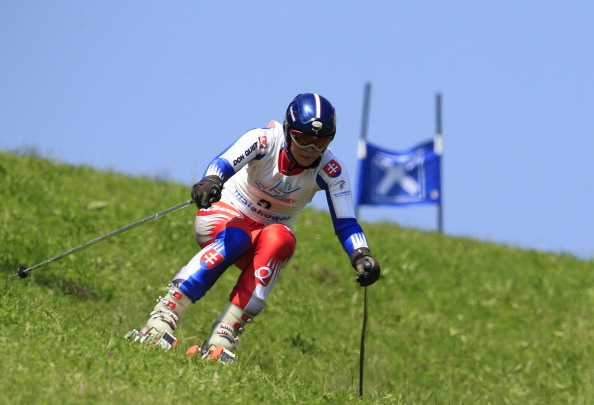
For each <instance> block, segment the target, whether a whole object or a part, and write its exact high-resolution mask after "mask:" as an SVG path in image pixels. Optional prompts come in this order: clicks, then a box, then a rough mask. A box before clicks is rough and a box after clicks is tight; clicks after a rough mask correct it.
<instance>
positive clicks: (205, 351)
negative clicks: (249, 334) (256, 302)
mask: <svg viewBox="0 0 594 405" xmlns="http://www.w3.org/2000/svg"><path fill="white" fill-rule="evenodd" d="M252 320H253V318H252V316H251V315H249V314H248V313H246V312H245V311H244V310H242V309H241V308H239V307H238V306H237V305H235V304H232V303H229V304H228V305H227V308H225V310H224V311H223V313H222V314H221V315H220V316H219V317H218V318H217V320H216V321H215V323H214V324H213V330H212V334H211V335H210V337H209V338H208V339H207V340H206V341H205V342H204V344H202V347H201V348H200V353H201V354H202V358H203V359H209V360H218V361H220V362H221V363H223V364H231V363H233V361H234V360H235V353H234V352H235V349H236V347H237V341H238V340H239V335H241V334H242V333H243V332H244V328H243V327H244V326H245V324H246V323H251V322H252Z"/></svg>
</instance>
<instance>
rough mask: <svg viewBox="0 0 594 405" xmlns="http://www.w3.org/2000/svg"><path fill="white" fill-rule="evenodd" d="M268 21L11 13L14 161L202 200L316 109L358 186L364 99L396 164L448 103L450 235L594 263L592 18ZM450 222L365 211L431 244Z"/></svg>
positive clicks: (396, 13)
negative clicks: (230, 170)
mask: <svg viewBox="0 0 594 405" xmlns="http://www.w3.org/2000/svg"><path fill="white" fill-rule="evenodd" d="M353 3H354V2H353ZM257 4H258V6H257V9H256V6H255V5H256V3H254V2H240V1H222V2H198V1H184V0H180V1H175V2H163V1H109V0H108V1H105V0H104V1H95V0H90V1H60V0H56V1H51V2H48V1H19V2H16V1H7V0H4V1H2V0H0V149H3V150H22V149H28V148H35V149H36V150H37V151H39V152H40V153H41V154H42V155H44V156H48V157H52V158H55V159H57V160H60V161H64V162H68V163H73V164H87V165H91V166H94V167H97V168H101V169H115V170H117V171H120V172H122V173H126V174H132V175H141V174H142V175H150V176H158V177H166V178H171V179H173V180H176V181H179V182H180V183H183V184H187V185H188V187H189V186H190V185H191V184H192V183H193V182H194V181H196V180H197V179H199V178H200V177H201V175H202V172H203V170H204V168H205V166H206V164H207V163H208V162H209V161H210V159H211V158H212V157H214V156H215V155H216V154H217V153H218V152H219V151H220V150H222V149H223V148H225V147H226V146H227V145H228V144H229V143H230V142H231V141H232V140H234V139H235V138H237V137H238V136H239V135H241V134H242V133H243V132H245V131H246V130H249V129H251V128H255V127H260V126H265V125H266V124H267V123H268V121H270V120H271V119H276V120H279V121H280V120H282V119H283V114H284V111H285V109H286V106H287V105H288V103H289V102H290V101H291V99H292V98H293V97H294V96H295V95H297V94H298V93H302V92H317V93H320V94H322V95H324V96H325V97H327V98H328V99H329V100H330V101H331V102H332V103H333V104H334V106H335V108H336V110H337V116H338V134H337V137H336V139H335V141H334V142H333V144H332V145H331V149H332V150H333V151H334V152H335V154H337V155H338V156H339V157H340V158H341V159H342V160H343V161H344V163H345V164H346V166H347V167H346V168H347V170H348V172H349V173H350V175H351V178H352V180H353V182H356V181H357V174H358V173H357V168H358V165H357V160H356V146H357V140H358V137H359V135H360V130H361V116H362V105H363V89H364V85H365V83H366V82H368V81H369V82H371V83H372V94H371V106H370V107H371V109H370V116H369V127H368V138H369V140H370V141H372V142H374V143H376V144H378V145H380V146H383V147H386V148H388V149H394V150H401V149H407V148H409V147H411V146H413V145H414V144H417V143H419V142H422V141H424V140H427V139H430V138H431V137H432V136H433V133H434V128H435V121H434V115H435V112H434V103H435V100H434V99H435V94H436V93H437V92H440V93H441V94H442V95H443V135H444V162H443V176H444V190H443V192H444V230H445V233H447V234H449V235H454V236H463V237H473V238H477V239H480V240H486V241H492V242H497V243H502V244H506V245H509V246H514V247H520V248H531V249H539V250H546V251H553V252H566V253H570V254H573V255H576V256H578V257H580V258H585V259H591V258H594V242H593V241H594V237H593V236H594V231H593V227H594V216H593V215H592V212H591V211H592V207H594V190H593V186H592V183H593V182H592V180H591V177H592V176H591V173H592V172H593V171H594V163H593V160H592V156H594V139H593V136H594V80H593V78H592V72H594V24H593V23H592V21H594V2H592V1H579V0H578V1H572V2H560V1H546V0H545V1H522V2H518V1H507V0H504V1H497V2H471V1H459V0H451V1H447V2H429V1H404V2H403V1H375V0H371V1H366V2H357V3H356V4H348V3H347V2H338V1H326V2H320V1H310V0H305V1H301V2H298V3H294V2H292V3H287V2H280V1H260V2H257ZM347 4H348V5H347ZM147 198H150V196H147ZM176 203H177V201H172V205H175V204H176ZM314 205H315V206H316V207H317V208H320V209H323V208H324V206H325V199H324V197H323V195H320V196H318V197H316V199H315V200H314ZM163 208H167V207H163ZM146 214H147V215H150V214H152V213H151V212H147V213H146ZM436 215H437V214H436V209H435V207H434V206H426V207H406V208H375V207H363V208H362V209H361V211H360V219H361V220H363V221H378V220H389V221H392V222H395V223H398V224H400V225H403V226H407V227H414V228H419V229H423V230H434V229H436ZM131 220H135V218H134V219H133V218H131ZM399 248H404V247H398V246H395V247H394V249H396V250H397V249H399Z"/></svg>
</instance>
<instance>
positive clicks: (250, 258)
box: [173, 121, 367, 316]
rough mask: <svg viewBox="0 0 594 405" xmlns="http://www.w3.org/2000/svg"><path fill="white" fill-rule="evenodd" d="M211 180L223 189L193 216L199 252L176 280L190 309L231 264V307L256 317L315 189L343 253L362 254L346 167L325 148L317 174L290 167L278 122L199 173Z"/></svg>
mask: <svg viewBox="0 0 594 405" xmlns="http://www.w3.org/2000/svg"><path fill="white" fill-rule="evenodd" d="M209 175H217V176H219V177H220V178H221V179H222V180H223V182H224V188H223V192H222V197H221V200H220V201H219V202H217V203H214V204H213V205H212V206H211V207H210V208H207V209H200V210H199V211H198V214H197V216H196V221H195V224H194V228H195V234H196V239H197V241H198V243H199V244H200V246H201V247H202V250H201V251H200V252H199V253H198V254H197V255H196V256H195V257H194V258H193V259H192V260H191V261H190V262H189V263H188V264H187V265H186V266H185V267H183V268H182V269H181V271H180V272H179V273H178V274H177V275H176V276H175V277H174V279H173V282H174V283H176V284H179V285H180V290H181V291H182V292H183V293H184V294H186V295H187V296H188V297H189V298H190V299H191V300H192V302H195V301H197V300H198V299H200V298H201V297H202V296H203V295H204V294H205V293H206V292H207V291H208V290H209V289H210V288H211V287H212V285H213V284H214V283H215V282H216V280H217V279H218V278H219V277H220V275H221V274H222V273H223V272H224V271H225V270H226V269H227V268H228V267H230V266H231V265H232V264H235V265H236V266H237V267H239V268H240V269H241V270H242V272H241V275H240V277H239V280H238V282H237V285H236V286H235V287H234V289H233V291H232V292H231V296H230V301H231V302H232V303H233V304H235V305H237V306H239V307H240V308H242V309H243V310H245V311H246V312H248V313H250V314H251V315H252V316H255V315H257V314H259V313H260V312H261V311H262V309H263V307H264V302H265V301H266V298H267V297H268V294H269V293H270V291H271V290H272V288H273V287H274V284H275V282H276V280H277V279H278V276H279V273H280V269H281V268H282V267H283V265H284V264H286V262H287V261H288V260H289V259H290V258H291V256H292V255H293V253H294V251H295V236H294V234H293V232H292V231H291V228H290V226H291V224H293V222H294V221H295V220H296V218H297V215H298V214H299V212H300V211H301V210H302V209H303V208H304V207H305V206H306V205H307V204H308V203H309V202H311V200H312V198H313V196H314V194H315V193H317V192H318V191H320V190H324V191H325V192H326V197H327V201H328V207H329V209H330V215H331V216H332V222H333V225H334V230H335V233H336V235H337V236H338V239H339V240H340V243H341V244H342V246H343V248H344V250H345V251H346V253H347V254H348V255H350V254H351V253H352V252H353V251H354V250H355V249H358V248H361V247H367V241H366V239H365V234H364V233H363V230H362V229H361V227H360V226H359V224H358V223H357V220H356V219H355V213H354V208H353V202H352V195H351V194H352V191H351V184H350V181H349V176H348V174H347V172H346V170H345V168H344V165H343V164H342V163H341V162H340V160H339V159H338V158H336V157H335V156H334V154H333V153H332V152H331V151H330V149H326V150H325V151H324V152H323V153H322V155H321V157H320V161H319V164H318V165H317V166H316V167H314V168H308V169H303V168H299V167H298V166H296V165H294V164H293V163H292V162H291V160H290V159H289V156H288V154H287V150H286V144H285V137H284V133H283V127H282V125H281V124H280V123H278V122H276V121H272V122H271V123H270V124H269V126H268V128H258V129H253V130H250V131H248V132H246V133H245V134H243V135H242V136H241V137H240V138H239V139H237V141H235V142H234V143H232V144H231V145H230V146H229V147H228V148H227V149H225V150H224V151H223V152H222V153H221V154H220V155H218V156H217V157H216V158H215V159H213V160H212V162H211V163H210V164H209V166H208V167H207V169H206V171H205V173H204V176H209Z"/></svg>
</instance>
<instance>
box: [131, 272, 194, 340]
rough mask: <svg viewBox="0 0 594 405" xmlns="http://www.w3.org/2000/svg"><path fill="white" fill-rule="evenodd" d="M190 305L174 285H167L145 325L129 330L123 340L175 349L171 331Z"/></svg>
mask: <svg viewBox="0 0 594 405" xmlns="http://www.w3.org/2000/svg"><path fill="white" fill-rule="evenodd" d="M191 304H192V301H191V300H190V299H189V298H188V297H186V296H185V295H184V294H183V293H182V292H181V291H180V290H179V288H178V287H177V286H176V285H174V284H169V285H168V286H167V295H166V296H165V297H159V298H157V305H155V307H154V308H153V311H152V312H151V313H150V318H149V320H148V321H147V323H146V325H145V326H144V327H143V328H142V329H141V330H140V331H138V330H136V329H133V330H131V331H130V332H128V333H127V334H126V336H125V337H124V338H125V339H134V342H139V343H145V344H148V345H149V346H155V347H159V348H161V349H163V350H169V349H171V348H173V347H175V346H176V345H177V339H176V338H175V336H173V331H174V330H175V328H176V327H177V324H178V323H179V320H180V318H181V317H182V316H183V314H185V313H186V311H187V310H188V308H189V307H190V305H191Z"/></svg>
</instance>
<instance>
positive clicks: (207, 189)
mask: <svg viewBox="0 0 594 405" xmlns="http://www.w3.org/2000/svg"><path fill="white" fill-rule="evenodd" d="M222 189H223V180H221V178H220V177H219V176H206V177H205V178H203V179H202V180H200V181H199V182H198V183H196V184H194V186H193V187H192V201H194V203H195V204H196V206H197V207H198V208H209V207H210V205H211V204H212V203H215V202H217V201H219V200H220V199H221V190H222Z"/></svg>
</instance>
